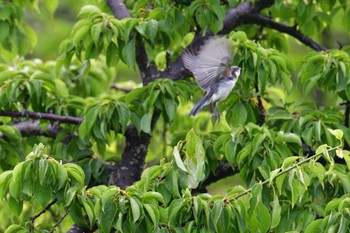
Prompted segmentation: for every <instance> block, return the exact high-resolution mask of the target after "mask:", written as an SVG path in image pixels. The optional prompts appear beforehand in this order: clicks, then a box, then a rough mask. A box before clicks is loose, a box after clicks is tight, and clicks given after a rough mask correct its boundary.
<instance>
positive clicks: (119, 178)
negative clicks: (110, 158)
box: [108, 112, 160, 189]
mask: <svg viewBox="0 0 350 233" xmlns="http://www.w3.org/2000/svg"><path fill="white" fill-rule="evenodd" d="M159 116H160V114H159V113H158V112H155V113H154V115H153V118H152V125H151V128H152V129H153V128H154V126H155V123H156V122H157V120H158V118H159ZM124 135H125V138H126V146H125V149H124V152H123V155H122V159H121V160H120V161H119V163H118V164H116V165H114V166H113V167H111V170H112V171H111V173H110V175H109V181H108V185H116V186H119V187H120V188H122V189H125V188H126V187H128V186H130V185H132V184H133V183H134V182H135V181H137V180H139V179H140V177H141V173H142V171H143V169H144V165H145V157H146V154H147V150H148V145H149V143H150V141H151V137H152V136H151V135H150V134H147V133H144V132H141V133H140V135H139V134H138V133H137V130H136V128H135V126H134V125H129V126H128V128H127V129H126V131H125V134H124Z"/></svg>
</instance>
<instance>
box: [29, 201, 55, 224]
mask: <svg viewBox="0 0 350 233" xmlns="http://www.w3.org/2000/svg"><path fill="white" fill-rule="evenodd" d="M56 202H57V198H55V199H53V200H52V201H51V202H50V203H49V204H48V205H47V206H46V207H45V208H44V209H43V210H42V211H40V212H39V213H38V214H37V215H34V216H33V217H30V221H31V222H32V225H34V221H35V219H37V218H39V217H40V215H42V214H44V213H45V212H46V211H47V210H48V209H50V207H51V206H53V205H54V204H55V203H56Z"/></svg>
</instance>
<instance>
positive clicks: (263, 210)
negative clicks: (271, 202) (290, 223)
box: [256, 202, 271, 232]
mask: <svg viewBox="0 0 350 233" xmlns="http://www.w3.org/2000/svg"><path fill="white" fill-rule="evenodd" d="M256 215H257V218H258V220H259V222H260V224H261V228H262V229H261V232H268V230H269V229H270V223H271V216H270V213H269V210H268V209H267V207H266V206H265V205H264V204H263V203H262V202H259V203H258V205H257V208H256Z"/></svg>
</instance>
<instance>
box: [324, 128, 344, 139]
mask: <svg viewBox="0 0 350 233" xmlns="http://www.w3.org/2000/svg"><path fill="white" fill-rule="evenodd" d="M328 131H329V132H330V133H331V134H332V135H334V136H335V137H336V138H337V139H338V140H339V141H341V140H342V139H343V135H344V133H343V131H341V130H340V129H335V130H333V129H328Z"/></svg>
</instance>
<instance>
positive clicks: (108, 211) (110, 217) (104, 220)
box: [99, 201, 118, 233]
mask: <svg viewBox="0 0 350 233" xmlns="http://www.w3.org/2000/svg"><path fill="white" fill-rule="evenodd" d="M117 213H118V211H117V204H116V203H115V202H113V201H111V202H108V203H107V204H105V205H104V206H103V210H102V213H101V216H100V219H99V222H100V228H101V232H103V233H109V232H110V231H111V229H112V227H113V224H114V223H115V220H116V216H117Z"/></svg>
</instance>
